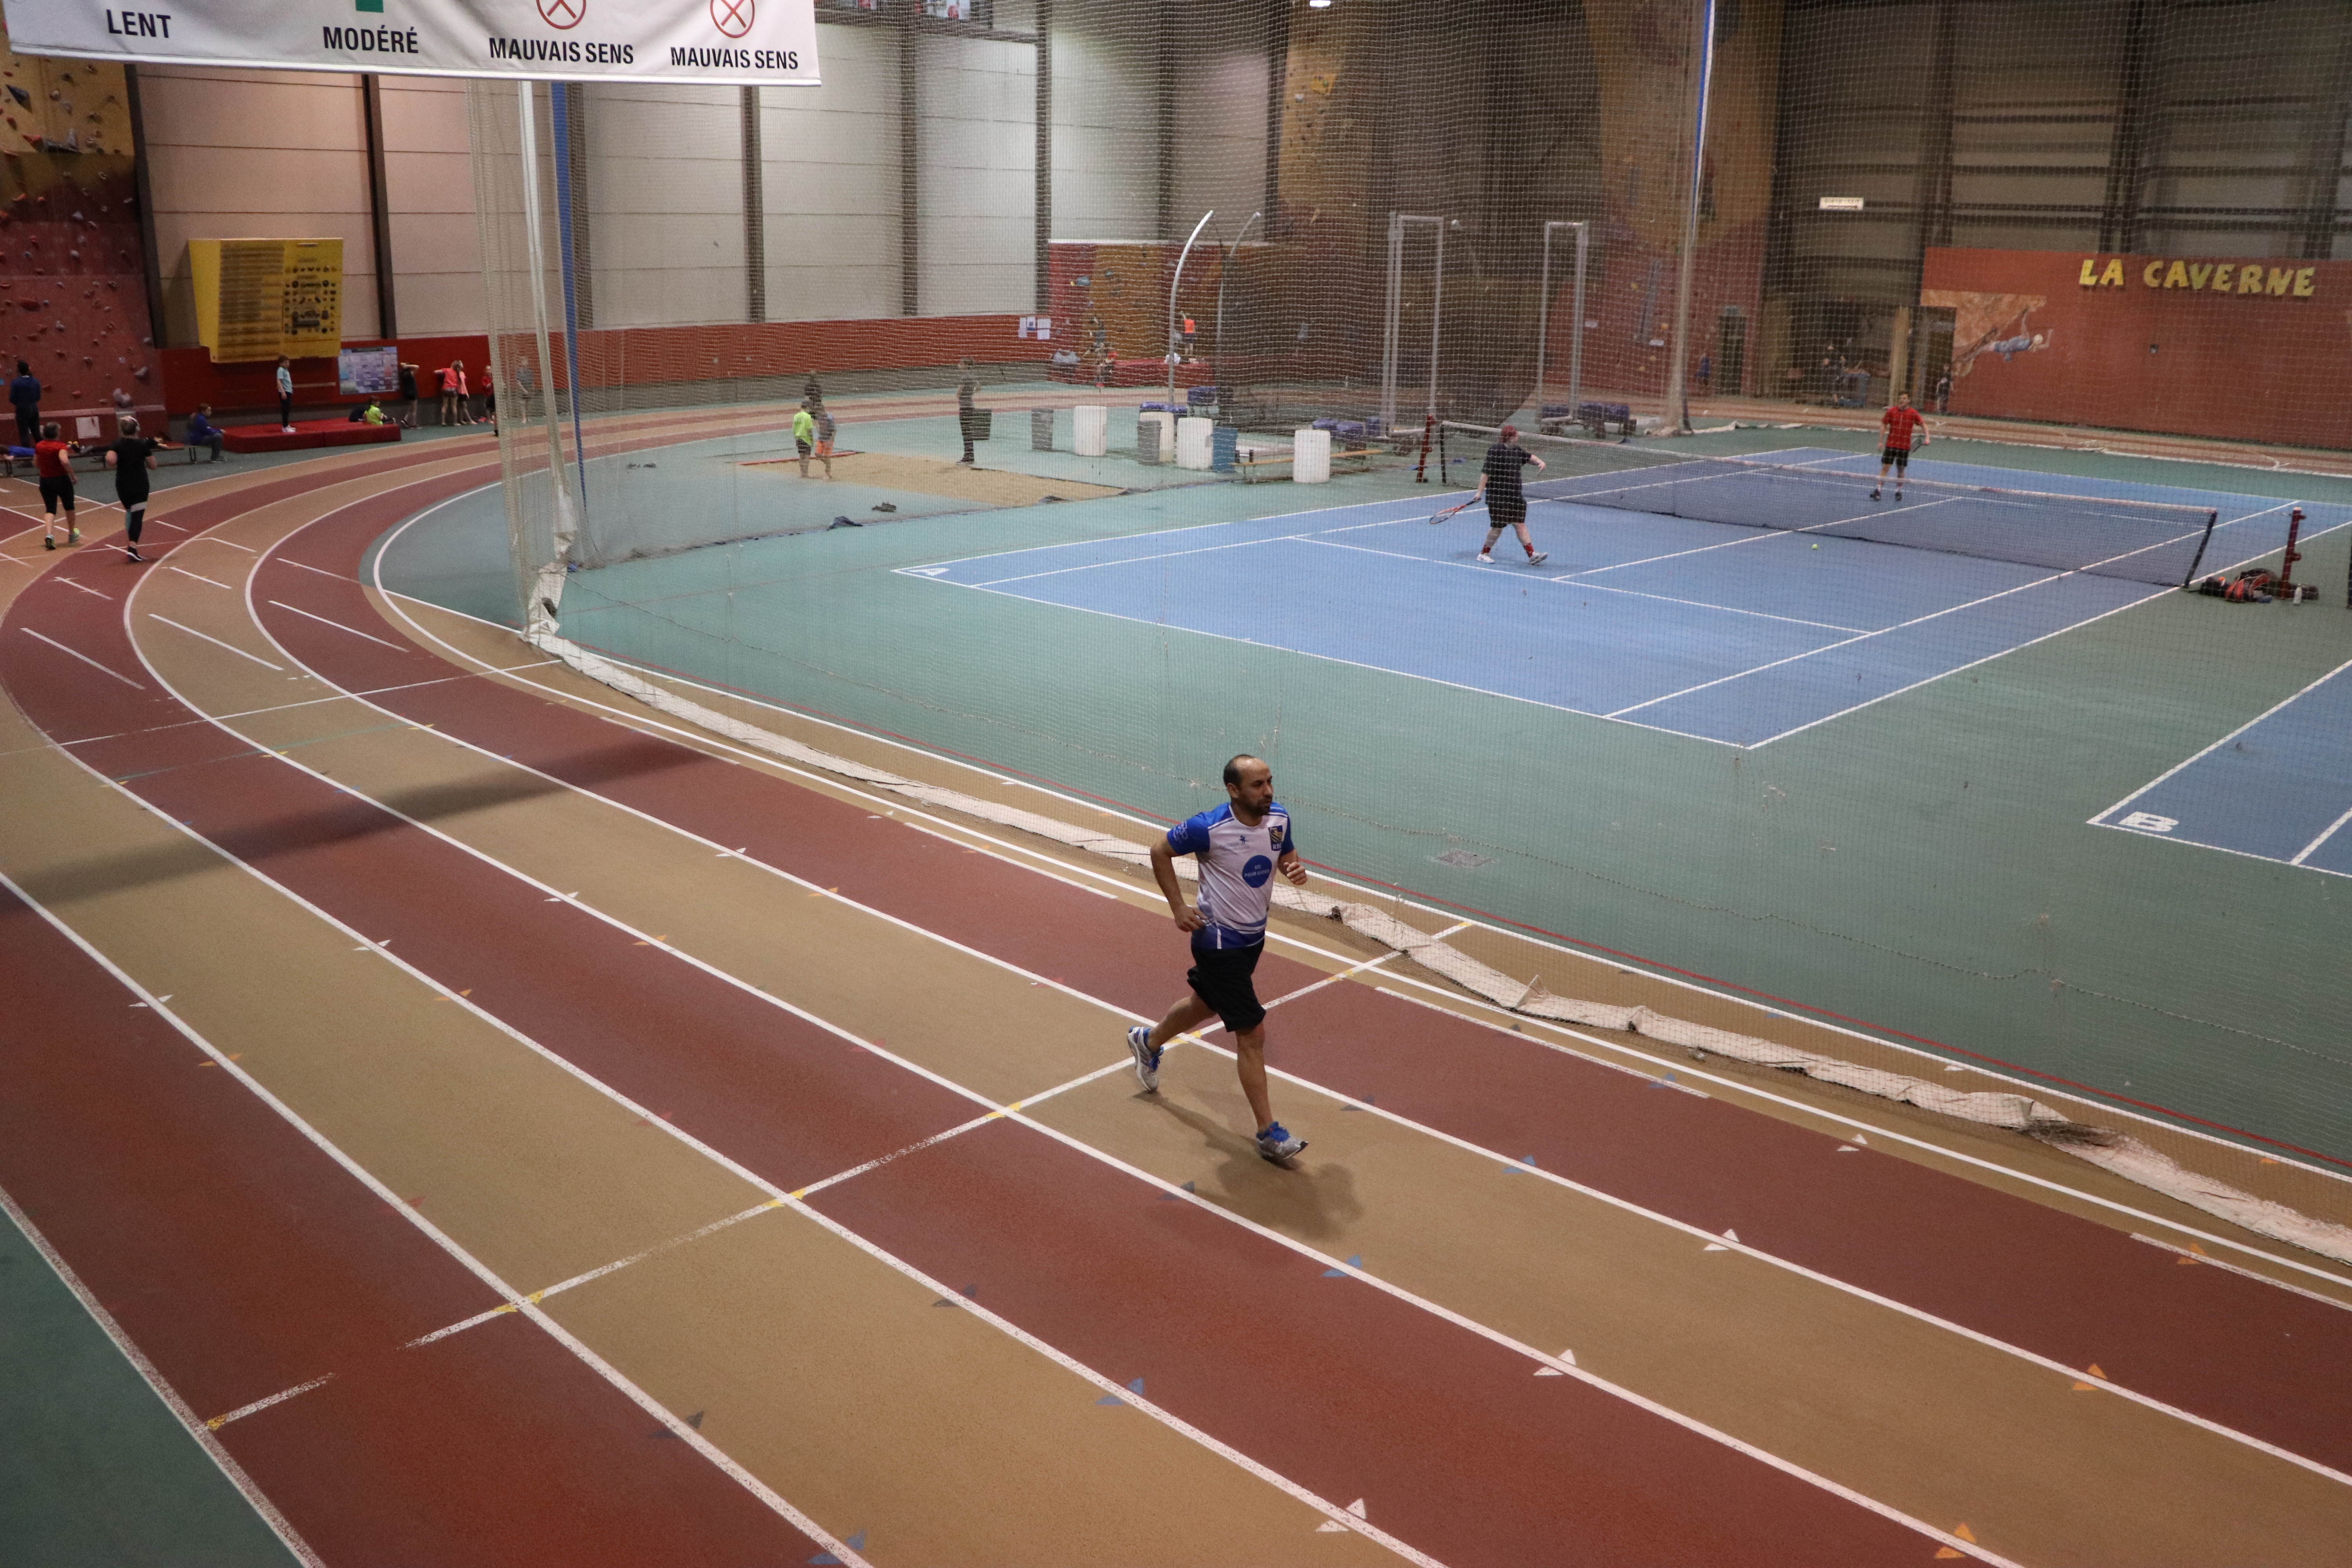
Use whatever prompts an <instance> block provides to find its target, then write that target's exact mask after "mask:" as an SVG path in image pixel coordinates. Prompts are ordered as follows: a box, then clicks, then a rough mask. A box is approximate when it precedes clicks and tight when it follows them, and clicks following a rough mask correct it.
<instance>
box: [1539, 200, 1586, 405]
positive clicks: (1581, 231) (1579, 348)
mask: <svg viewBox="0 0 2352 1568" xmlns="http://www.w3.org/2000/svg"><path fill="white" fill-rule="evenodd" d="M1556 228H1572V229H1574V230H1576V299H1575V306H1574V308H1575V310H1576V321H1575V323H1574V324H1573V325H1572V326H1571V327H1570V330H1569V335H1568V408H1569V413H1570V415H1573V414H1574V413H1575V412H1576V407H1577V405H1578V404H1580V403H1581V402H1582V401H1583V397H1582V392H1583V382H1584V263H1585V257H1586V254H1587V250H1588V247H1589V244H1590V231H1591V226H1590V225H1588V224H1586V223H1584V222H1583V221H1582V220H1581V219H1575V220H1571V219H1569V218H1552V219H1550V220H1549V221H1548V222H1546V223H1545V225H1544V226H1543V279H1542V281H1541V283H1540V284H1539V285H1538V287H1539V288H1540V289H1542V291H1543V292H1542V297H1541V299H1540V300H1538V302H1537V310H1536V422H1537V425H1538V427H1540V426H1541V425H1542V422H1543V401H1544V389H1545V388H1546V387H1547V386H1549V385H1550V384H1551V383H1550V381H1549V375H1548V373H1547V371H1546V368H1545V367H1546V363H1547V356H1548V355H1549V353H1550V351H1551V231H1552V230H1554V229H1556Z"/></svg>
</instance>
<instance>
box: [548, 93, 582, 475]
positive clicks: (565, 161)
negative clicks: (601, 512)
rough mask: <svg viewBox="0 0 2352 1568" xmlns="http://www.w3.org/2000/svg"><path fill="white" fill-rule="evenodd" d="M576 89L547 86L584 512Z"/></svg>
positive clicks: (568, 377)
mask: <svg viewBox="0 0 2352 1568" xmlns="http://www.w3.org/2000/svg"><path fill="white" fill-rule="evenodd" d="M575 90H576V89H575V88H574V87H573V85H572V84H571V83H567V82H560V81H556V82H550V83H548V86H547V105H548V115H549V124H550V126H551V128H552V129H553V131H554V132H555V149H554V151H555V237H556V241H557V244H558V247H559V248H558V251H557V254H558V256H559V257H560V258H562V269H561V270H560V271H559V272H558V273H557V275H556V276H557V277H558V278H559V279H561V280H562V284H563V384H564V388H565V390H566V391H567V392H568V393H569V395H570V399H571V404H572V461H573V462H575V463H577V464H578V465H579V466H580V489H579V493H578V500H579V501H580V506H581V510H583V512H584V511H585V510H587V504H588V442H587V438H586V437H584V436H583V434H582V433H581V429H580V295H579V290H578V289H577V288H576V287H575V282H576V279H578V277H579V268H578V266H577V264H576V261H575V258H573V256H572V230H573V225H572V195H573V193H572V154H571V147H572V93H573V91H575Z"/></svg>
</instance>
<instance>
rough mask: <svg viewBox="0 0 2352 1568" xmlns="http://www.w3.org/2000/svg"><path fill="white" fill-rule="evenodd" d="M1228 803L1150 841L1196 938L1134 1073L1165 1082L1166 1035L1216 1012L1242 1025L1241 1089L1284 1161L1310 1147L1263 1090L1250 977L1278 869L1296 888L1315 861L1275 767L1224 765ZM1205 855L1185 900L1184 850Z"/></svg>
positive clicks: (1237, 1035) (1171, 904) (1137, 1039)
mask: <svg viewBox="0 0 2352 1568" xmlns="http://www.w3.org/2000/svg"><path fill="white" fill-rule="evenodd" d="M1225 794H1226V795H1229V796H1230V797H1231V799H1230V800H1228V801H1227V803H1226V804H1225V805H1220V806H1216V807H1214V808H1213V809H1211V810H1208V811H1204V812H1202V813H1201V814H1200V815H1199V816H1190V817H1187V818H1185V819H1184V820H1183V821H1182V822H1180V823H1178V824H1177V825H1176V826H1174V827H1171V828H1170V829H1169V830H1168V837H1166V838H1164V839H1161V840H1160V841H1159V842H1157V843H1155V844H1153V845H1152V847H1151V874H1152V875H1153V876H1154V877H1156V878H1157V879H1159V881H1160V892H1161V893H1162V894H1163V895H1165V897H1166V898H1167V900H1168V911H1169V913H1170V914H1171V915H1173V916H1174V917H1175V919H1176V929H1177V930H1178V931H1188V932H1190V933H1191V934H1192V972H1191V973H1188V974H1187V975H1186V976H1185V978H1186V979H1187V980H1189V981H1191V982H1192V994H1190V995H1188V996H1185V997H1184V998H1183V999H1182V1000H1181V1001H1179V1002H1178V1003H1176V1005H1173V1006H1171V1007H1170V1008H1169V1009H1168V1015H1167V1016H1165V1017H1163V1018H1161V1019H1160V1022H1159V1023H1157V1024H1154V1025H1151V1026H1149V1027H1147V1026H1144V1025H1141V1024H1138V1025H1137V1026H1135V1027H1133V1028H1131V1029H1129V1031H1128V1032H1127V1048H1128V1049H1129V1051H1130V1052H1132V1053H1133V1054H1134V1057H1135V1076H1136V1079H1137V1081H1139V1082H1140V1083H1141V1084H1142V1085H1143V1087H1144V1089H1146V1091H1156V1090H1158V1089H1159V1088H1160V1052H1161V1051H1162V1050H1164V1049H1166V1047H1167V1045H1168V1042H1169V1041H1171V1040H1172V1039H1174V1038H1175V1037H1177V1036H1179V1035H1181V1034H1182V1033H1183V1032H1184V1031H1185V1030H1187V1029H1190V1028H1192V1026H1195V1025H1197V1024H1200V1023H1202V1022H1203V1021H1204V1020H1206V1019H1207V1018H1208V1017H1209V1016H1210V1015H1211V1014H1214V1015H1216V1016H1218V1017H1221V1018H1223V1020H1224V1021H1225V1027H1226V1028H1228V1029H1231V1030H1232V1031H1233V1032H1234V1067H1235V1068H1236V1069H1237V1070H1238V1071H1239V1072H1240V1074H1241V1079H1242V1093H1243V1094H1244V1095H1245V1096H1247V1097H1248V1099H1249V1105H1250V1110H1251V1112H1252V1113H1253V1114H1254V1115H1255V1116H1256V1118H1257V1152H1259V1153H1260V1154H1261V1155H1263V1156H1265V1158H1266V1159H1268V1160H1272V1161H1274V1162H1275V1163H1276V1164H1279V1163H1282V1162H1283V1161H1285V1160H1287V1159H1289V1158H1290V1157H1291V1156H1293V1155H1294V1154H1297V1152H1299V1151H1300V1150H1302V1149H1304V1148H1306V1147H1307V1140H1306V1139H1304V1138H1294V1137H1292V1136H1291V1135H1290V1132H1289V1131H1288V1130H1287V1129H1286V1128H1285V1127H1284V1126H1283V1125H1282V1123H1281V1122H1279V1121H1276V1120H1275V1119H1274V1106H1273V1102H1272V1101H1271V1100H1269V1099H1268V1098H1267V1096H1266V1091H1265V1007H1263V1006H1262V1005H1259V1003H1258V999H1257V988H1256V986H1255V985H1254V984H1251V980H1250V976H1251V974H1252V973H1254V972H1255V970H1256V968H1257V961H1258V955H1259V954H1261V953H1263V952H1265V916H1266V910H1267V909H1268V908H1269V907H1270V906H1271V905H1272V904H1273V902H1274V874H1275V873H1276V871H1280V872H1281V873H1282V874H1283V876H1284V877H1286V878H1287V879H1289V881H1290V883H1291V884H1292V886H1294V887H1304V886H1306V883H1307V862H1305V861H1304V860H1301V859H1300V858H1298V846H1297V842H1296V841H1295V840H1294V839H1293V838H1292V837H1291V835H1290V813H1289V812H1287V811H1286V810H1284V809H1283V808H1282V805H1280V803H1278V802H1277V801H1276V799H1275V798H1274V770H1272V769H1271V768H1269V767H1267V766H1266V765H1265V763H1264V762H1263V761H1261V760H1260V759H1258V758H1256V757H1253V756H1250V755H1248V754H1247V753H1244V754H1243V755H1241V756H1238V757H1235V758H1234V760H1233V761H1231V762H1229V763H1226V764H1225ZM1179 855H1192V856H1197V857H1199V859H1200V866H1201V903H1200V907H1199V908H1198V909H1194V908H1193V907H1192V905H1190V904H1187V903H1186V902H1185V901H1184V891H1183V889H1182V888H1181V886H1180V885H1179V884H1178V882H1177V880H1176V857H1177V856H1179Z"/></svg>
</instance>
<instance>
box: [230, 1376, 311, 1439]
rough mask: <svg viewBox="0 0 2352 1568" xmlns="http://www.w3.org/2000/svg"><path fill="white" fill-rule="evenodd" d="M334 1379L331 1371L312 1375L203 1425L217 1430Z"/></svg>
mask: <svg viewBox="0 0 2352 1568" xmlns="http://www.w3.org/2000/svg"><path fill="white" fill-rule="evenodd" d="M334 1381H335V1374H334V1373H328V1374H327V1375H326V1376H324V1377H314V1378H312V1379H311V1380H310V1382H308V1383H298V1384H295V1385H294V1386H293V1387H291V1388H281V1389H279V1390H278V1392H277V1393H275V1394H270V1395H269V1396H268V1397H267V1398H264V1399H257V1400H255V1401H254V1402H253V1403H252V1404H250V1405H238V1406H237V1407H236V1409H234V1410H232V1411H230V1412H229V1413H228V1414H227V1415H215V1416H214V1417H213V1418H212V1419H211V1420H209V1421H206V1422H205V1426H209V1427H211V1428H212V1429H213V1430H214V1431H215V1432H217V1431H219V1430H220V1429H221V1428H222V1427H224V1426H227V1425H228V1424H229V1423H230V1422H232V1421H242V1420H244V1419H245V1418H246V1417H247V1416H248V1415H259V1414H260V1413H261V1412H262V1411H264V1410H267V1409H268V1408H269V1407H270V1406H271V1405H283V1404H285V1403H286V1402H287V1401H288V1400H289V1399H294V1398H298V1397H299V1396H300V1395H302V1394H308V1393H310V1391H311V1390H312V1389H314V1388H324V1387H326V1386H327V1384H331V1383H332V1382H334Z"/></svg>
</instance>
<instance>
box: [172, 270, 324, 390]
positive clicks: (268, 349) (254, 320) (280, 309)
mask: <svg viewBox="0 0 2352 1568" xmlns="http://www.w3.org/2000/svg"><path fill="white" fill-rule="evenodd" d="M188 272H189V279H190V281H191V282H192V283H193V284H194V289H195V296H196V341H197V342H200V343H202V344H204V346H205V348H207V349H209V350H211V351H212V356H213V361H214V363H217V364H235V363H242V362H246V361H251V360H274V359H276V358H277V357H278V355H279V354H285V355H288V356H289V357H290V358H295V359H301V358H305V357H309V358H319V357H322V356H325V355H329V354H331V353H334V352H335V351H336V350H337V349H338V348H340V347H341V345H342V340H343V242H342V241H341V240H340V239H192V240H190V241H188Z"/></svg>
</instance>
